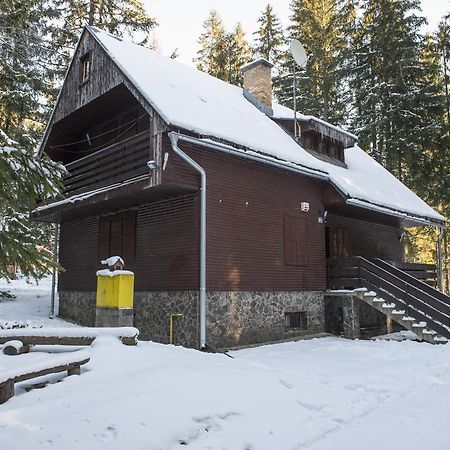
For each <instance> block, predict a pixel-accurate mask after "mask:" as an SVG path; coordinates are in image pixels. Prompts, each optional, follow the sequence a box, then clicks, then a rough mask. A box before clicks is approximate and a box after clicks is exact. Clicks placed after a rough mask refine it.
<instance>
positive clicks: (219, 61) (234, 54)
mask: <svg viewBox="0 0 450 450" xmlns="http://www.w3.org/2000/svg"><path fill="white" fill-rule="evenodd" d="M203 29H204V31H203V33H202V34H201V35H200V38H199V40H198V43H199V44H200V49H199V50H198V52H197V58H195V59H194V62H195V63H196V66H197V69H199V70H201V71H203V72H206V73H209V74H210V75H212V76H214V77H216V78H219V79H221V80H224V81H227V82H229V83H232V84H236V85H240V84H242V76H241V73H240V70H241V67H242V66H243V65H245V64H246V63H247V62H248V61H249V60H250V56H251V51H250V47H249V44H248V42H247V41H246V39H245V32H244V29H243V28H242V25H241V24H240V23H238V24H237V25H236V27H235V28H234V30H233V31H232V32H230V33H228V32H227V31H226V30H225V28H224V26H223V24H222V19H221V18H220V16H219V14H218V13H217V11H211V12H210V14H209V16H208V18H207V19H206V20H205V22H203Z"/></svg>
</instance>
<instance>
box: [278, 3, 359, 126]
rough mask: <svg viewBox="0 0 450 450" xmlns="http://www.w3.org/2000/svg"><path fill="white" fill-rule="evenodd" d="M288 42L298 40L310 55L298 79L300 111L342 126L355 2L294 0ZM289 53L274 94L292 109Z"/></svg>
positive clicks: (292, 67) (290, 58)
mask: <svg viewBox="0 0 450 450" xmlns="http://www.w3.org/2000/svg"><path fill="white" fill-rule="evenodd" d="M291 10H292V15H291V25H290V27H289V36H288V37H289V39H298V40H300V41H301V42H302V43H303V45H304V46H305V48H306V50H307V53H308V54H309V55H310V59H309V62H308V64H307V66H306V69H305V70H304V71H302V73H301V76H300V77H299V78H298V80H299V83H298V100H299V109H300V110H301V111H302V112H304V113H308V114H313V115H316V116H319V117H321V118H323V119H325V120H330V121H332V122H337V123H342V121H343V118H344V116H345V113H346V102H345V101H343V99H342V92H343V88H344V87H345V82H344V80H345V66H346V61H345V59H346V57H347V56H348V46H349V34H350V33H351V31H352V30H353V29H354V21H355V17H356V12H355V1H353V0H322V1H320V2H318V1H316V0H293V1H292V3H291ZM294 70H297V69H296V68H294V63H293V61H292V57H291V55H290V53H289V52H286V53H285V54H284V55H283V68H282V70H281V73H280V75H279V77H277V78H276V80H275V91H276V93H277V96H278V98H279V100H280V101H281V102H282V103H283V104H285V105H286V106H290V107H292V106H293V95H292V73H293V71H294Z"/></svg>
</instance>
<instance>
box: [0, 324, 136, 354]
mask: <svg viewBox="0 0 450 450" xmlns="http://www.w3.org/2000/svg"><path fill="white" fill-rule="evenodd" d="M99 336H115V337H117V338H119V339H120V340H121V341H122V343H123V344H125V345H136V344H137V342H138V336H139V330H138V329H137V328H134V327H117V328H106V327H105V328H88V327H73V328H72V327H68V328H15V329H12V330H0V344H5V343H7V342H8V341H20V342H21V343H22V344H23V346H22V347H21V350H20V352H15V351H14V347H13V346H7V347H4V348H3V352H4V353H5V354H8V355H18V354H20V353H26V352H27V351H29V348H30V346H32V345H91V344H92V342H93V341H94V339H96V338H97V337H99Z"/></svg>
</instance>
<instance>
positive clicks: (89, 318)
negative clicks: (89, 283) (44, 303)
mask: <svg viewBox="0 0 450 450" xmlns="http://www.w3.org/2000/svg"><path fill="white" fill-rule="evenodd" d="M95 304H96V293H95V292H74V291H60V292H59V314H58V315H59V317H61V318H63V319H67V320H71V321H73V322H76V323H79V324H80V325H85V326H88V327H93V326H95Z"/></svg>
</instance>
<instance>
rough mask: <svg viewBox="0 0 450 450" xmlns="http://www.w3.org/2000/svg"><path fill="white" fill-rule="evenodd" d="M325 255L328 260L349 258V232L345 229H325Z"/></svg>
mask: <svg viewBox="0 0 450 450" xmlns="http://www.w3.org/2000/svg"><path fill="white" fill-rule="evenodd" d="M325 254H326V257H327V259H328V258H348V257H349V256H351V254H352V252H351V245H350V232H349V229H348V228H346V227H325Z"/></svg>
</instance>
